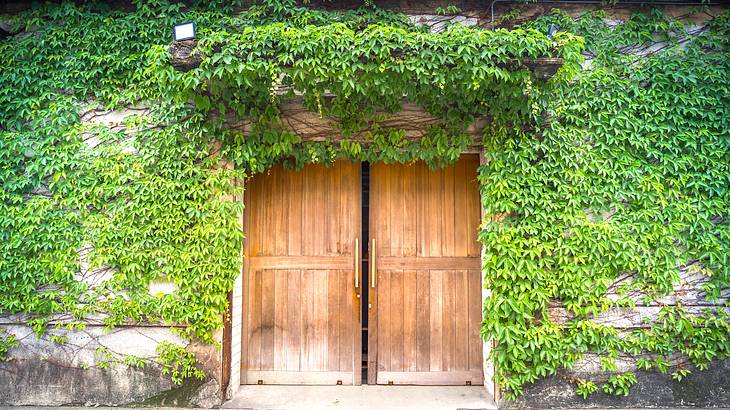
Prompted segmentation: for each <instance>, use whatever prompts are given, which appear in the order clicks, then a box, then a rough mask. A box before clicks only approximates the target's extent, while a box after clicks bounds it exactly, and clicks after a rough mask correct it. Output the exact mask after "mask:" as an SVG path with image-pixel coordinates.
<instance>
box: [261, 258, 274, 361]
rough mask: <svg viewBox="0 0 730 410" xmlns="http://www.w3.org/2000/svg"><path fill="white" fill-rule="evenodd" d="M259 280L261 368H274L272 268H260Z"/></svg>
mask: <svg viewBox="0 0 730 410" xmlns="http://www.w3.org/2000/svg"><path fill="white" fill-rule="evenodd" d="M261 272H262V278H261V280H262V282H261V367H260V369H261V370H273V368H274V307H275V306H276V295H275V294H274V285H275V279H276V276H275V274H274V272H275V271H273V270H262V271H261Z"/></svg>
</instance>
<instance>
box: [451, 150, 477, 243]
mask: <svg viewBox="0 0 730 410" xmlns="http://www.w3.org/2000/svg"><path fill="white" fill-rule="evenodd" d="M467 178H468V173H467V169H466V162H465V161H464V160H459V161H457V162H456V165H455V169H454V214H455V215H457V217H456V219H455V221H454V255H453V256H468V255H469V242H470V240H473V239H472V238H473V236H474V233H473V232H471V231H470V230H469V229H470V228H469V224H468V223H464V221H463V220H462V219H463V218H464V216H465V215H467V214H468V208H467V201H468V190H467V184H468V182H467Z"/></svg>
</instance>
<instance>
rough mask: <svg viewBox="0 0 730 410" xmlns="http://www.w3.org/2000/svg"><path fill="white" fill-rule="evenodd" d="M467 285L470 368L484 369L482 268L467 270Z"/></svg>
mask: <svg viewBox="0 0 730 410" xmlns="http://www.w3.org/2000/svg"><path fill="white" fill-rule="evenodd" d="M467 285H468V287H469V289H468V291H469V302H468V309H467V310H468V312H469V313H468V315H469V320H468V326H469V334H468V338H469V352H468V355H469V357H468V359H467V360H468V362H469V369H470V370H475V369H479V370H481V369H482V361H483V360H484V357H483V353H482V349H483V347H482V346H483V343H482V340H481V337H480V333H481V327H482V272H481V271H480V270H470V271H467Z"/></svg>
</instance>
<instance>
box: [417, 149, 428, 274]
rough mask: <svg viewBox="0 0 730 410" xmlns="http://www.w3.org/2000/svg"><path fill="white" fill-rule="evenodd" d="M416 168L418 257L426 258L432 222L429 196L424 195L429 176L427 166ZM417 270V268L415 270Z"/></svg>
mask: <svg viewBox="0 0 730 410" xmlns="http://www.w3.org/2000/svg"><path fill="white" fill-rule="evenodd" d="M415 168H416V171H415V173H416V175H415V179H416V184H417V188H416V189H417V191H416V192H417V193H418V195H416V202H415V203H416V213H417V215H416V222H417V225H416V241H417V247H416V256H422V257H426V256H429V250H430V243H429V238H430V235H429V228H430V226H431V221H429V219H428V218H429V213H430V212H429V209H430V207H429V201H428V195H424V192H423V191H424V190H426V189H428V174H427V173H426V164H424V163H423V162H418V163H416V165H415ZM413 269H416V268H413Z"/></svg>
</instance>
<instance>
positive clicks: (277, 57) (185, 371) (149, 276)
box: [0, 0, 730, 394]
mask: <svg viewBox="0 0 730 410" xmlns="http://www.w3.org/2000/svg"><path fill="white" fill-rule="evenodd" d="M201 3H202V2H201ZM223 3H226V2H223ZM135 5H136V9H135V10H134V11H133V12H129V11H118V10H111V9H107V8H106V7H107V6H105V5H102V4H85V5H81V6H78V5H74V4H70V3H64V4H62V5H51V6H46V7H43V8H40V9H37V10H33V11H30V12H27V13H24V14H21V15H18V16H15V17H13V19H12V21H13V22H14V23H15V24H18V25H22V26H24V27H25V29H26V31H25V32H24V33H22V34H19V35H16V36H14V37H11V38H8V39H6V40H4V41H3V42H1V43H0V70H1V72H2V75H0V182H1V183H2V189H1V190H0V294H2V295H3V297H2V298H0V311H2V312H6V313H24V314H28V315H30V317H31V323H32V324H33V325H34V326H35V328H36V330H37V332H38V333H39V334H40V333H43V331H44V329H45V326H46V325H45V323H46V320H47V318H48V317H49V315H51V314H53V313H57V312H66V313H70V314H71V315H72V317H73V318H74V319H75V320H77V321H78V323H73V322H72V323H71V324H69V326H71V327H74V326H82V324H80V323H81V320H82V319H83V318H84V317H85V316H88V315H90V314H95V313H103V314H105V315H107V316H106V319H105V320H106V322H107V324H108V325H109V326H114V325H117V324H119V323H121V322H123V321H162V322H167V323H182V324H187V328H186V332H185V333H186V335H188V336H191V337H193V336H195V337H198V338H201V339H203V340H204V341H212V332H213V331H214V330H215V329H217V328H219V327H220V326H222V315H223V314H224V312H225V311H226V308H227V300H226V292H227V291H229V290H230V289H231V287H232V286H233V281H234V279H235V277H236V276H237V275H238V274H239V272H240V262H241V261H240V243H241V240H242V232H241V227H240V226H239V218H238V217H239V213H240V212H241V207H242V204H240V203H237V202H235V201H230V199H231V198H232V197H233V196H236V195H238V194H240V192H238V189H237V188H236V186H235V184H234V183H233V181H234V180H235V179H236V178H241V177H242V176H244V175H245V174H246V173H249V172H258V171H262V170H264V169H266V168H267V167H268V166H270V165H271V164H273V163H275V162H278V161H288V162H290V163H294V164H302V163H306V162H313V161H325V162H326V161H331V160H333V159H335V158H340V157H342V158H353V159H362V160H370V161H378V160H381V161H387V162H406V161H412V160H415V159H423V160H426V161H427V162H428V163H429V164H430V165H432V166H439V165H442V164H444V163H448V162H451V161H453V160H455V159H456V158H457V157H458V154H459V152H460V151H461V150H463V148H464V147H465V146H466V145H467V144H468V143H469V138H468V137H467V136H466V135H465V132H464V131H465V129H466V126H468V125H469V124H470V123H471V122H472V121H474V119H475V118H476V117H479V116H483V115H489V116H490V117H491V118H492V119H493V120H494V126H493V127H491V128H490V129H489V132H488V133H487V135H485V145H486V147H487V156H488V159H489V160H490V161H489V164H488V165H487V166H485V167H483V168H482V169H481V171H480V182H481V183H482V186H483V191H482V192H483V202H484V204H485V207H486V208H487V210H488V212H489V213H490V217H492V220H493V221H494V222H493V223H486V224H485V225H484V227H483V230H482V232H481V236H480V239H481V240H482V241H483V243H484V244H485V247H486V250H487V258H486V260H485V274H486V281H487V283H488V285H489V286H490V288H491V289H492V296H491V297H490V298H489V299H488V300H487V303H486V305H485V311H486V312H488V314H487V315H486V316H485V323H484V328H483V334H484V335H485V336H486V337H490V338H493V339H495V340H497V342H498V347H497V349H496V353H497V354H496V355H495V357H494V360H495V363H496V365H497V371H498V378H499V381H500V383H501V384H502V385H503V386H505V388H506V389H507V390H508V392H510V393H514V394H517V393H519V392H520V388H521V387H520V386H522V385H523V384H524V383H526V382H530V381H533V380H535V379H536V378H537V377H540V376H544V375H547V374H551V373H554V372H555V371H556V370H558V369H559V368H561V367H567V366H570V365H571V364H572V363H573V362H575V360H577V359H578V358H580V357H581V355H582V354H583V353H584V352H588V351H592V352H599V353H601V354H603V355H604V356H605V358H606V360H605V369H606V370H608V371H611V370H612V360H613V359H615V358H616V357H617V355H619V354H632V355H635V354H641V353H647V352H651V353H656V354H657V356H646V358H642V359H641V360H643V361H640V362H639V365H640V366H642V367H643V368H649V367H656V368H658V369H660V370H662V369H664V368H666V365H665V361H666V360H667V358H668V357H669V355H670V354H672V353H674V352H683V353H686V354H687V355H688V356H689V357H690V358H691V359H692V361H693V362H694V363H695V364H697V365H698V366H705V365H706V363H707V362H708V361H709V360H711V359H713V358H717V357H720V358H722V357H726V355H727V354H728V352H729V351H730V347H729V346H728V330H729V329H728V320H727V316H724V315H723V313H722V312H718V313H716V314H708V315H705V316H703V317H700V318H697V317H695V316H691V315H689V314H687V313H686V312H684V311H683V310H682V308H681V307H679V308H672V309H664V310H663V311H662V314H661V315H660V317H659V320H657V321H656V323H655V325H654V327H653V328H652V329H651V330H649V331H641V332H635V333H633V334H631V335H628V336H621V335H619V333H618V332H617V331H616V330H615V329H613V328H611V327H607V326H603V325H600V324H597V323H596V322H595V321H593V320H591V319H592V317H593V316H594V315H595V314H596V313H598V312H600V311H602V310H604V309H606V308H607V307H610V306H615V305H631V304H632V303H634V302H632V301H631V300H629V299H627V298H626V297H623V298H622V297H621V296H620V295H619V297H618V298H614V299H611V300H609V299H607V298H606V294H607V291H608V290H609V287H610V286H611V284H612V283H613V282H615V281H616V279H617V278H619V277H620V276H621V275H623V274H626V273H630V274H631V275H632V276H631V280H628V281H626V282H625V283H626V285H625V286H624V287H622V288H621V292H629V291H631V290H632V289H640V290H642V291H643V292H645V293H646V296H647V300H648V301H650V300H654V299H655V298H656V297H658V296H659V295H661V294H663V293H666V292H668V291H670V290H671V288H672V285H673V284H674V283H676V281H677V279H678V272H679V268H681V267H683V266H685V265H688V264H690V263H697V266H699V267H700V269H703V271H704V272H707V275H708V276H710V277H711V278H712V280H711V281H710V282H708V285H706V291H707V293H708V295H709V296H710V297H717V296H718V295H719V294H720V292H721V291H722V290H723V289H727V287H728V275H729V273H728V261H727V258H728V257H727V254H728V252H727V251H728V246H729V245H728V243H729V242H730V241H729V238H728V224H729V223H730V222H729V221H728V214H727V212H728V211H727V210H728V209H730V207H729V206H728V199H729V198H728V192H727V186H728V185H729V184H728V182H730V181H728V175H730V170H729V169H728V164H729V163H730V158H729V157H728V156H729V152H730V147H729V145H728V144H730V143H729V142H728V141H730V138H728V137H729V135H728V129H730V127H729V126H728V125H730V124H728V121H730V120H729V118H730V113H729V112H728V111H729V110H730V108H729V106H730V101H729V96H728V94H729V91H728V87H729V85H728V84H729V83H730V82H729V81H728V68H730V67H728V61H730V59H729V58H728V43H727V39H728V37H730V36H728V19H727V17H726V16H723V17H720V18H717V19H715V20H714V21H713V23H712V27H711V29H710V30H708V31H707V32H704V33H702V34H701V35H699V36H688V35H687V34H686V33H685V31H684V30H685V28H684V27H683V26H682V25H681V24H679V23H678V22H676V21H674V20H671V19H668V18H666V17H664V16H663V15H661V14H660V13H655V14H653V15H641V14H640V15H637V16H635V17H633V18H632V20H631V21H629V22H628V23H626V24H624V25H622V26H619V27H618V28H616V29H610V28H609V27H608V26H607V25H606V22H605V20H604V19H603V18H602V17H603V16H601V15H600V14H594V15H587V16H584V17H582V18H580V19H578V20H577V21H573V19H571V18H570V17H568V16H566V15H563V14H556V15H554V16H550V17H548V18H543V19H541V20H539V21H537V22H535V23H533V24H531V25H530V26H529V27H522V28H518V29H516V30H513V31H506V30H497V31H486V30H481V29H468V28H461V27H453V28H452V29H450V30H448V31H446V32H444V33H428V32H427V31H426V30H424V29H423V28H419V27H414V26H413V25H411V24H410V23H409V22H408V20H407V19H406V18H404V17H403V16H400V15H398V14H396V13H390V12H386V11H382V10H379V9H374V8H363V9H359V10H355V11H348V12H327V11H315V10H310V9H308V8H301V7H295V6H294V4H293V2H291V1H276V0H270V1H266V2H264V3H262V4H258V5H254V6H252V7H251V8H249V9H247V10H245V11H243V12H240V13H238V12H233V10H232V9H230V8H229V6H221V5H213V6H208V5H206V6H200V7H198V6H196V5H192V6H190V7H187V6H184V5H181V4H179V3H174V4H170V3H169V2H167V1H155V0H150V1H138V2H136V3H135ZM188 20H194V21H195V22H196V23H197V28H198V31H199V37H200V44H199V52H200V54H201V55H202V56H203V61H202V63H201V65H200V66H199V67H198V68H195V69H193V70H191V71H189V72H179V71H175V70H174V69H173V68H172V66H171V65H170V60H169V59H170V57H169V54H168V51H167V45H168V43H169V37H170V27H171V26H172V25H173V24H174V23H176V22H181V21H188ZM551 23H554V24H559V25H560V26H561V27H562V28H563V32H560V33H558V34H557V35H555V37H554V38H552V39H551V38H550V37H548V36H546V35H545V34H543V33H546V32H547V26H548V25H549V24H551ZM655 32H659V34H660V35H664V36H666V39H667V40H668V41H669V46H668V47H667V48H666V49H665V50H662V51H661V52H658V53H656V54H654V55H652V56H650V57H648V58H645V59H639V58H635V57H626V56H623V55H622V54H621V51H626V50H625V49H626V47H627V46H630V45H634V44H640V43H644V42H646V41H650V40H651V39H653V38H654V37H653V36H654V35H655ZM571 33H576V34H579V35H583V36H585V38H586V44H587V46H588V52H589V56H590V57H592V58H593V64H592V67H591V68H589V69H586V70H583V71H582V72H581V73H580V75H579V76H578V77H577V78H576V79H575V80H574V81H573V82H571V83H568V82H566V80H567V79H569V78H571V77H572V76H574V75H575V74H576V73H577V72H578V71H579V68H580V66H579V65H578V64H579V53H580V52H581V50H582V47H583V40H582V38H581V37H577V36H575V35H574V34H571ZM684 37H687V38H686V39H685V38H684ZM685 40H689V41H685ZM680 42H681V44H680ZM540 56H561V57H563V58H565V60H566V66H565V68H564V69H563V71H562V72H561V73H560V75H559V76H558V77H557V78H555V79H553V80H551V82H549V83H545V82H542V81H538V80H536V79H535V78H534V77H533V76H532V75H531V74H530V73H529V71H528V70H527V69H526V68H525V67H524V66H522V65H521V64H520V62H521V61H522V59H523V58H525V57H540ZM280 84H284V85H286V86H288V87H289V89H290V90H291V92H290V93H288V94H285V95H280V94H279V93H277V89H278V88H279V85H280ZM294 92H296V94H297V95H300V96H301V98H303V99H304V102H305V105H306V106H307V107H308V108H310V109H311V110H313V111H315V112H319V113H320V114H322V115H330V116H335V117H337V118H338V119H339V120H340V123H341V131H342V135H343V136H345V139H344V140H343V141H342V142H341V143H337V144H335V143H333V142H331V141H325V142H319V143H311V142H308V143H305V142H303V141H301V140H300V138H299V137H298V136H297V135H293V134H292V133H291V132H288V131H287V130H286V129H285V127H284V126H283V125H282V123H281V121H280V120H279V114H280V113H279V107H280V103H281V102H282V101H284V100H286V99H287V98H292V97H294V95H293V94H294ZM404 100H405V101H409V102H412V103H415V104H417V105H419V106H421V107H423V108H424V109H425V110H427V111H428V112H430V113H431V114H433V115H434V116H436V117H437V118H439V119H440V123H439V125H438V126H434V127H433V128H431V129H430V130H429V132H428V134H427V136H426V137H425V138H424V139H423V140H422V141H418V142H414V141H409V140H407V139H406V138H405V136H404V133H403V132H402V131H401V130H393V129H379V128H378V127H377V122H378V119H379V118H380V115H382V113H387V112H393V111H397V110H398V107H399V106H400V104H401V103H402V101H404ZM140 106H146V107H148V108H147V109H137V108H135V107H140ZM122 107H132V108H134V109H137V110H138V113H139V114H137V115H131V116H129V117H127V118H126V120H125V123H126V124H125V127H124V129H118V128H113V127H110V126H108V125H106V124H99V123H96V122H93V121H82V117H83V118H86V119H88V118H90V117H93V114H94V113H95V110H97V109H99V110H108V109H118V108H122ZM231 118H239V119H240V118H246V119H248V120H250V121H251V122H252V124H253V125H252V127H251V131H250V132H249V133H248V134H246V135H244V134H242V133H239V132H233V131H230V130H229V129H227V125H228V123H229V121H230V120H231ZM525 124H527V125H528V126H527V127H524V125H525ZM366 126H367V128H368V129H370V130H371V131H368V132H367V133H365V136H364V139H363V138H360V139H357V140H355V139H352V140H350V139H348V137H349V136H352V135H355V134H358V133H359V132H360V131H361V130H362V129H364V128H366ZM529 129H538V130H540V131H538V132H537V135H535V132H534V131H526V130H529ZM222 159H225V160H228V161H230V163H232V164H233V165H234V167H233V168H231V167H228V166H221V160H222ZM601 212H603V213H604V214H609V215H611V216H610V220H606V221H603V220H598V219H596V217H595V215H600V214H601ZM79 254H82V255H84V257H82V258H80V257H79ZM105 267H108V268H111V270H110V273H109V274H107V276H105V279H107V280H104V281H96V282H93V283H90V282H89V281H82V280H80V279H82V278H83V277H84V276H87V277H88V276H89V275H90V273H89V272H92V271H94V269H97V268H105ZM155 281H169V282H172V283H174V284H175V285H176V290H175V291H174V292H172V293H169V294H155V295H152V294H150V293H149V290H148V289H149V285H150V283H152V282H155ZM621 292H619V293H621ZM551 300H552V301H559V302H560V304H561V305H562V306H564V307H566V308H567V309H568V310H569V311H570V313H571V314H572V315H574V316H575V319H574V320H569V321H568V322H567V323H556V322H553V321H551V320H550V318H549V317H548V315H547V313H548V305H549V303H550V301H551ZM11 342H13V341H11ZM11 342H8V343H6V344H5V345H6V346H10V345H11ZM159 352H160V355H161V358H162V361H163V365H164V366H165V368H166V369H168V370H167V371H169V372H170V374H171V375H172V376H173V377H175V378H176V379H177V380H179V379H180V378H182V377H186V376H195V377H201V374H200V373H197V372H196V371H195V367H194V364H193V363H192V358H191V357H190V356H189V355H188V354H187V353H186V352H185V351H184V350H181V349H176V348H174V347H173V346H169V345H161V348H160V350H159ZM1 353H2V350H0V354H1ZM685 371H686V369H676V371H675V374H677V375H678V376H677V377H679V378H681V377H683V376H684V375H685V374H686V373H684V372H685ZM633 380H635V378H633V375H631V374H611V375H610V376H609V377H608V378H607V379H606V381H605V384H604V386H603V390H604V391H605V392H607V393H614V394H624V393H625V392H627V391H628V387H629V386H630V384H631V383H632V381H633ZM596 390H597V387H596V385H595V384H594V382H593V381H590V380H580V381H578V391H579V393H580V394H589V393H592V392H594V391H596Z"/></svg>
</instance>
